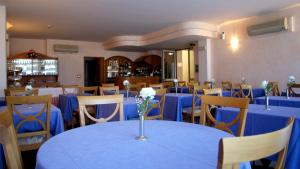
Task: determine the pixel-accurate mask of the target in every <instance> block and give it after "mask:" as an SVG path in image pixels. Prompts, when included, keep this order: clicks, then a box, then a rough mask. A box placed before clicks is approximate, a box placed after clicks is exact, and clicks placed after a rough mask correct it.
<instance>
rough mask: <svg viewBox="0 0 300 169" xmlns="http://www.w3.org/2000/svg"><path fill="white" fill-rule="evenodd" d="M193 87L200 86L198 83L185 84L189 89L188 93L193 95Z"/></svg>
mask: <svg viewBox="0 0 300 169" xmlns="http://www.w3.org/2000/svg"><path fill="white" fill-rule="evenodd" d="M194 86H200V82H189V83H187V87H188V88H189V92H190V93H193V91H194Z"/></svg>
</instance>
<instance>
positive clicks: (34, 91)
mask: <svg viewBox="0 0 300 169" xmlns="http://www.w3.org/2000/svg"><path fill="white" fill-rule="evenodd" d="M9 93H10V96H37V95H38V94H39V89H37V88H34V89H32V91H31V92H28V91H26V90H10V91H9Z"/></svg>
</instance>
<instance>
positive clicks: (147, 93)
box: [140, 87, 156, 99]
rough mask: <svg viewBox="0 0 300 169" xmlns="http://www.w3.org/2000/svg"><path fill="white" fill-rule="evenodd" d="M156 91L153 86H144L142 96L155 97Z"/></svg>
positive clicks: (144, 97)
mask: <svg viewBox="0 0 300 169" xmlns="http://www.w3.org/2000/svg"><path fill="white" fill-rule="evenodd" d="M155 94H156V92H155V90H154V89H153V88H152V87H146V88H142V90H141V91H140V96H141V97H142V98H143V99H146V98H148V97H149V98H150V99H153V98H154V96H155Z"/></svg>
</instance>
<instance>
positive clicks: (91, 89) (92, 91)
mask: <svg viewBox="0 0 300 169" xmlns="http://www.w3.org/2000/svg"><path fill="white" fill-rule="evenodd" d="M86 92H88V93H90V94H92V95H94V96H96V95H97V92H98V86H90V87H80V88H79V94H80V95H84V93H86Z"/></svg>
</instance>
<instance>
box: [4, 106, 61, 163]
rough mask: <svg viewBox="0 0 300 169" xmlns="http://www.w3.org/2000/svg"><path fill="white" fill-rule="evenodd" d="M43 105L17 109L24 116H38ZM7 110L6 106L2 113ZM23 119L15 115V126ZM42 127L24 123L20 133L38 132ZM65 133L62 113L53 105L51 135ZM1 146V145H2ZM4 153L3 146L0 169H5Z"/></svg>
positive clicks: (34, 123)
mask: <svg viewBox="0 0 300 169" xmlns="http://www.w3.org/2000/svg"><path fill="white" fill-rule="evenodd" d="M42 106H43V105H31V106H24V105H17V106H16V109H17V110H18V111H19V112H20V113H22V114H26V115H27V114H28V115H32V114H36V113H37V112H39V111H40V110H41V109H42ZM5 109H6V106H4V107H0V111H3V110H5ZM39 119H40V120H42V121H45V119H46V114H45V113H44V114H43V115H42V116H41V117H40V118H39ZM20 120H21V118H20V116H18V115H16V114H15V115H14V124H15V126H16V124H18V123H19V122H20ZM41 129H42V128H41V126H40V125H39V124H38V123H37V122H30V123H24V125H22V126H21V128H20V130H19V132H20V133H24V132H30V131H38V130H41ZM63 131H64V123H63V119H62V115H61V111H60V110H59V109H58V108H57V107H55V106H53V105H52V107H51V114H50V133H51V135H53V136H54V135H57V134H60V133H62V132H63ZM0 146H1V145H0ZM4 163H5V159H4V153H3V149H2V146H1V147H0V169H3V168H4Z"/></svg>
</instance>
